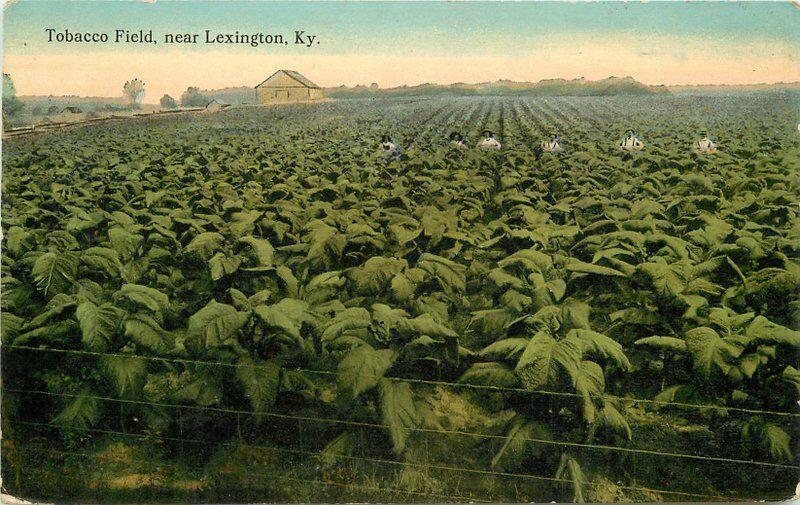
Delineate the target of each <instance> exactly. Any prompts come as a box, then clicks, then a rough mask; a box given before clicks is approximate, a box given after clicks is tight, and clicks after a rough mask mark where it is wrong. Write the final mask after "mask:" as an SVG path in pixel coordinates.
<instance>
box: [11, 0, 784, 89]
mask: <svg viewBox="0 0 800 505" xmlns="http://www.w3.org/2000/svg"><path fill="white" fill-rule="evenodd" d="M48 27H52V28H56V29H57V30H61V29H64V28H67V29H69V30H72V31H102V32H112V31H113V30H114V29H116V28H122V29H128V30H139V29H146V30H148V29H152V30H153V31H154V33H155V35H156V37H157V39H158V40H159V41H160V43H159V44H156V45H150V44H147V45H115V44H88V45H76V44H56V43H47V41H46V34H45V28H48ZM798 27H800V8H798V6H797V4H792V3H790V2H757V3H756V2H649V3H633V2H625V3H623V2H601V3H580V2H575V3H557V2H500V3H492V2H359V1H349V2H261V1H248V2H239V1H224V2H223V1H216V2H201V1H182V2H176V1H167V0H158V1H156V2H153V3H146V2H138V1H38V0H20V1H18V2H16V3H13V4H12V5H10V6H8V7H7V8H6V9H5V16H4V29H5V30H4V43H3V45H4V57H5V59H4V65H3V66H4V71H7V72H11V73H12V75H13V76H14V77H15V81H16V82H17V87H18V88H19V89H20V90H21V92H23V93H25V90H26V88H27V90H28V92H31V93H34V92H35V93H41V92H43V90H44V88H45V87H47V89H50V90H52V92H53V93H57V92H58V93H66V92H68V91H69V90H70V89H72V90H73V91H74V92H76V93H88V92H89V91H88V90H89V89H90V88H91V89H95V88H96V89H97V92H98V93H99V92H101V91H104V92H105V90H106V89H108V90H111V89H116V88H117V87H118V86H117V81H119V80H120V79H123V78H124V77H125V76H123V75H120V74H121V73H127V70H125V68H126V67H121V63H120V61H119V60H120V59H123V61H126V62H128V63H130V65H132V66H133V68H135V71H136V72H137V74H139V75H144V76H147V78H149V79H150V80H151V81H153V82H159V83H162V84H163V87H164V88H167V87H168V86H173V85H174V86H177V85H182V81H181V80H180V77H181V76H185V80H186V81H187V82H188V81H192V82H195V83H197V84H198V85H201V86H204V85H205V86H206V87H215V86H223V85H238V84H247V85H250V84H253V83H252V82H251V81H254V80H255V81H257V80H258V79H259V77H266V75H264V74H267V75H268V74H269V73H270V70H273V69H274V68H281V67H287V66H288V67H290V68H297V70H300V71H302V72H304V73H308V76H309V78H311V79H312V80H316V81H318V82H319V83H320V84H321V85H338V84H342V83H345V84H356V83H369V82H371V81H377V82H379V83H380V84H381V85H398V84H403V83H407V84H416V83H419V82H427V81H430V82H454V81H462V80H467V81H484V80H494V79H499V78H510V79H517V80H538V79H542V78H552V77H565V78H574V77H579V76H586V77H588V78H602V77H605V76H608V75H632V76H633V77H635V78H637V79H640V80H642V81H644V82H647V83H650V84H658V83H667V84H677V83H692V84H696V83H749V82H774V81H779V80H784V81H785V80H800V63H798V62H800V29H798ZM204 29H211V30H214V31H215V32H233V31H236V30H238V31H240V32H243V33H251V32H256V31H261V32H265V33H277V34H285V35H287V36H289V37H290V38H292V41H293V36H292V33H293V31H294V30H305V31H306V32H307V33H310V34H314V35H317V36H318V37H319V41H320V43H319V44H318V45H317V44H315V45H313V46H312V47H309V48H305V47H299V46H294V45H293V44H290V45H287V46H283V45H281V46H274V45H273V46H263V47H258V48H253V47H250V46H238V45H237V46H220V45H206V44H198V45H182V46H169V45H166V44H164V43H163V41H162V40H161V39H162V37H163V34H165V33H175V32H178V33H181V32H193V33H197V32H201V31H202V30H204ZM201 38H202V36H201ZM201 54H202V55H203V56H202V57H201V56H200V55H201ZM198 58H202V59H198ZM137 62H141V63H140V66H138V67H137V66H136V64H138V63H137ZM254 67H257V68H255V69H254ZM165 73H170V74H175V75H168V76H167V75H165ZM198 79H201V80H205V81H206V82H197V81H198ZM237 79H238V80H237ZM43 80H44V81H45V82H42V81H43ZM256 84H257V82H256ZM148 94H149V93H148ZM151 96H152V95H151Z"/></svg>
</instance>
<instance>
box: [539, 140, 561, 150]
mask: <svg viewBox="0 0 800 505" xmlns="http://www.w3.org/2000/svg"><path fill="white" fill-rule="evenodd" d="M542 149H544V150H545V151H550V152H551V153H557V152H559V151H562V150H563V148H562V147H561V142H559V141H558V139H550V140H542Z"/></svg>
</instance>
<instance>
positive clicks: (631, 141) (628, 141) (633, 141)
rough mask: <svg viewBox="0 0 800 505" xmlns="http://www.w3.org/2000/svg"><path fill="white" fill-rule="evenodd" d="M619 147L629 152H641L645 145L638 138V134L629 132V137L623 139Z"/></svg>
mask: <svg viewBox="0 0 800 505" xmlns="http://www.w3.org/2000/svg"><path fill="white" fill-rule="evenodd" d="M619 146H620V147H621V148H623V149H625V150H627V151H639V150H641V149H642V148H643V147H644V144H643V143H642V141H641V140H639V138H638V137H636V132H634V131H633V130H628V132H627V136H626V137H625V138H624V139H622V142H620V143H619Z"/></svg>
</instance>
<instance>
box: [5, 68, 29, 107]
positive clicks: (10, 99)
mask: <svg viewBox="0 0 800 505" xmlns="http://www.w3.org/2000/svg"><path fill="white" fill-rule="evenodd" d="M23 107H25V104H23V103H22V101H21V100H20V99H19V98H17V90H16V88H14V81H13V80H12V79H11V76H10V75H9V74H3V114H4V115H6V116H9V117H10V116H14V115H16V114H17V113H18V112H20V111H21V110H22V108H23Z"/></svg>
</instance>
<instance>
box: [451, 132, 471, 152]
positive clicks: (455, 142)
mask: <svg viewBox="0 0 800 505" xmlns="http://www.w3.org/2000/svg"><path fill="white" fill-rule="evenodd" d="M450 145H451V146H452V147H457V148H459V149H465V148H466V147H467V143H466V141H465V140H464V136H463V135H461V134H460V133H458V132H453V133H451V134H450Z"/></svg>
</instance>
